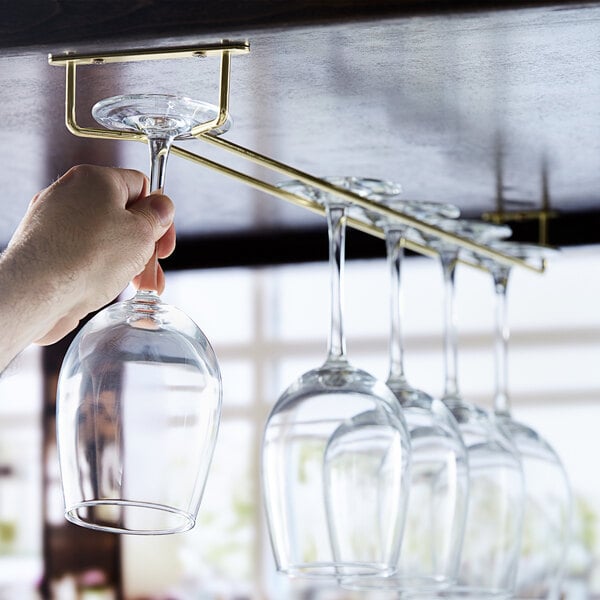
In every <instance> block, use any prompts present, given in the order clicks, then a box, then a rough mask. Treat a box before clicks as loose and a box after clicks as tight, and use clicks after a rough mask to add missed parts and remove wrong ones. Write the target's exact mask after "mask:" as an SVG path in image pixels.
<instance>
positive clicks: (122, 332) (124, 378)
mask: <svg viewBox="0 0 600 600" xmlns="http://www.w3.org/2000/svg"><path fill="white" fill-rule="evenodd" d="M92 113H93V115H94V117H95V119H96V120H97V121H98V122H99V123H100V124H102V125H104V126H105V127H107V128H108V129H115V130H126V131H135V132H143V133H144V134H145V135H146V136H147V139H148V145H149V148H150V158H151V177H150V181H151V190H158V189H163V187H164V177H165V166H166V161H167V157H168V154H169V149H170V146H171V143H172V142H173V140H174V139H181V138H185V137H189V134H190V131H191V129H192V128H193V127H194V126H196V125H199V124H203V123H209V122H210V121H211V120H212V119H213V118H214V117H215V115H216V114H217V109H216V107H213V106H211V105H209V104H206V103H203V102H196V101H193V100H190V99H188V98H185V97H182V96H170V95H154V94H140V95H130V96H116V97H112V98H107V99H105V100H102V101H100V102H98V103H97V104H96V105H95V106H94V108H93V111H92ZM226 127H228V124H226V125H225V126H224V127H223V128H222V129H221V130H219V132H222V131H224V130H225V129H226ZM157 288H158V285H157V261H156V253H155V256H154V257H153V259H152V260H151V261H150V263H149V264H148V266H147V267H146V269H145V271H144V272H143V274H142V277H141V283H140V287H139V290H138V291H137V293H136V294H135V296H134V297H133V298H131V299H129V300H126V301H124V302H118V303H116V304H113V305H111V306H109V307H108V308H105V309H104V310H102V311H101V312H99V313H98V314H97V315H96V316H94V317H93V318H92V319H91V320H90V321H89V322H88V323H87V324H86V325H85V326H84V327H83V328H82V329H81V331H80V332H79V333H78V334H77V336H76V337H75V339H74V340H73V342H72V344H71V345H70V347H69V349H68V351H67V354H66V356H65V359H64V361H63V365H62V368H61V372H60V378H59V384H58V400H57V440H58V452H59V462H60V470H61V479H62V486H63V495H64V500H65V516H66V518H67V519H68V520H69V521H71V522H73V523H76V524H78V525H82V526H84V527H88V528H91V529H97V530H103V531H110V532H117V533H135V534H167V533H177V532H182V531H186V530H188V529H190V528H191V527H193V525H194V523H195V519H196V514H197V512H198V508H199V505H200V501H201V498H202V494H203V491H204V486H205V483H206V478H207V475H208V470H209V466H210V463H211V460H212V454H213V450H214V446H215V441H216V436H217V430H218V426H219V419H220V411H221V396H222V389H221V375H220V371H219V366H218V363H217V359H216V356H215V354H214V352H213V349H212V347H211V345H210V343H209V341H208V340H207V338H206V336H205V335H204V333H202V331H201V330H200V329H199V328H198V326H197V325H196V324H195V323H194V322H193V321H192V320H191V319H190V318H189V317H188V316H186V315H185V314H184V313H183V312H181V311H180V310H178V309H176V308H175V307H172V306H169V305H167V304H165V303H163V302H162V301H161V299H160V297H159V295H158V293H157Z"/></svg>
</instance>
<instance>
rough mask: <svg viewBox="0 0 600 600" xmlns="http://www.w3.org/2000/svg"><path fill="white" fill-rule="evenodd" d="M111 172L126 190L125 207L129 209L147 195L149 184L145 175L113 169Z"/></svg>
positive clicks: (133, 171) (134, 171)
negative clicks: (113, 172)
mask: <svg viewBox="0 0 600 600" xmlns="http://www.w3.org/2000/svg"><path fill="white" fill-rule="evenodd" d="M113 171H115V173H116V176H118V177H119V178H120V179H121V180H122V182H123V184H124V185H125V188H126V190H127V197H126V199H125V200H126V201H125V207H127V208H129V207H130V206H131V205H132V204H134V203H136V202H137V201H139V200H140V199H142V198H145V197H146V196H147V195H148V191H149V188H150V183H149V182H148V178H147V177H146V175H144V174H143V173H141V172H140V171H136V170H134V169H113Z"/></svg>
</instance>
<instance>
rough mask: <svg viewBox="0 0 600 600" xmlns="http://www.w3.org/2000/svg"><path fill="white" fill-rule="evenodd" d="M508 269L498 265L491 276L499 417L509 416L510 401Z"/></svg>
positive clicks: (496, 410) (495, 396) (496, 398)
mask: <svg viewBox="0 0 600 600" xmlns="http://www.w3.org/2000/svg"><path fill="white" fill-rule="evenodd" d="M509 274H510V267H505V266H503V265H498V266H497V267H496V268H495V269H494V272H493V273H492V276H493V278H494V291H495V296H496V323H495V326H496V332H495V335H494V356H495V377H496V382H495V393H494V412H495V413H496V414H497V415H500V416H506V417H508V416H510V401H509V397H508V339H509V336H510V329H509V326H508V318H507V295H506V290H507V287H508V277H509Z"/></svg>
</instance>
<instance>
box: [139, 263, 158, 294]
mask: <svg viewBox="0 0 600 600" xmlns="http://www.w3.org/2000/svg"><path fill="white" fill-rule="evenodd" d="M143 275H144V273H140V274H139V275H136V276H135V277H134V278H133V279H132V280H131V285H132V286H133V287H134V288H135V289H136V290H139V289H140V285H141V284H142V280H143ZM155 284H156V288H157V289H156V291H157V292H158V293H159V294H162V293H163V292H164V291H165V272H164V271H163V269H162V267H161V266H160V263H159V264H158V265H157V267H156V280H155Z"/></svg>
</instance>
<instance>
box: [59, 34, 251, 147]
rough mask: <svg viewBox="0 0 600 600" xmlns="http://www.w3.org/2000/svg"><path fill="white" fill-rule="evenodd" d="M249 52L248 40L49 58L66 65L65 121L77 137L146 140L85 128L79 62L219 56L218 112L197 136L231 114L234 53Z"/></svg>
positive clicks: (195, 130) (137, 135) (130, 134)
mask: <svg viewBox="0 0 600 600" xmlns="http://www.w3.org/2000/svg"><path fill="white" fill-rule="evenodd" d="M249 51H250V45H249V44H248V42H223V43H219V44H210V45H207V46H195V47H189V46H186V47H179V48H169V49H164V50H139V51H131V52H129V51H127V52H109V53H98V54H74V53H73V54H71V53H67V54H61V55H57V56H55V55H52V54H50V56H49V57H48V62H49V63H50V64H51V65H57V66H64V67H66V75H67V77H66V83H65V89H66V97H65V123H66V125H67V129H68V130H69V131H70V132H71V133H72V134H73V135H76V136H79V137H88V138H97V139H98V138H100V139H114V140H135V141H140V142H141V141H144V142H145V141H146V138H145V136H144V135H143V134H141V133H134V132H129V131H112V130H108V129H96V128H92V127H82V126H81V125H79V124H78V123H77V110H76V105H77V66H78V65H104V64H112V63H122V62H133V61H143V60H158V59H168V58H190V57H202V56H213V55H218V56H220V58H221V66H220V80H219V101H218V112H217V115H216V116H215V117H214V118H213V119H211V120H210V121H207V122H206V123H201V124H200V125H197V126H196V127H194V128H193V129H192V131H191V134H192V135H194V136H198V135H200V134H202V133H204V132H207V131H210V130H211V129H215V128H217V127H220V126H221V125H223V124H224V123H225V121H226V120H227V117H228V115H229V79H230V73H231V63H230V60H231V55H236V54H247V53H248V52H249Z"/></svg>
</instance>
